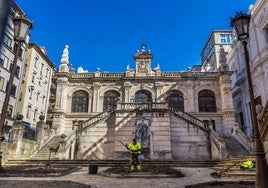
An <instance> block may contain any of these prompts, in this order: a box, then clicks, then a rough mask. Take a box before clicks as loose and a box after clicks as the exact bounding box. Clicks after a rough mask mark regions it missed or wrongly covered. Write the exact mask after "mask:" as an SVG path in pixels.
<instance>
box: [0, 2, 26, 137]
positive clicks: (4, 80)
mask: <svg viewBox="0 0 268 188" xmlns="http://www.w3.org/2000/svg"><path fill="white" fill-rule="evenodd" d="M22 14H24V12H23V11H22V10H21V8H20V7H19V6H18V5H17V4H16V3H15V2H12V4H11V7H10V10H9V14H8V18H7V22H6V26H5V27H4V28H5V29H4V31H3V36H2V47H1V51H0V109H1V110H0V112H1V113H2V109H3V103H4V101H5V98H6V91H7V86H8V84H9V80H10V75H11V70H12V69H13V61H14V56H15V51H16V48H17V45H16V42H15V41H14V30H13V18H14V17H15V16H18V15H22ZM28 41H29V35H28V36H27V37H26V40H25V42H24V43H23V44H22V46H21V48H20V49H19V53H18V59H17V67H16V73H15V76H14V80H13V83H12V88H11V96H10V98H9V102H8V109H7V115H6V117H5V120H4V124H3V135H4V136H5V137H8V135H9V133H10V130H11V127H12V124H13V122H14V119H15V117H16V115H17V113H18V111H17V109H18V101H19V99H20V93H21V91H20V89H21V87H20V86H21V84H22V80H23V77H24V74H25V64H24V61H25V57H26V52H27V43H28Z"/></svg>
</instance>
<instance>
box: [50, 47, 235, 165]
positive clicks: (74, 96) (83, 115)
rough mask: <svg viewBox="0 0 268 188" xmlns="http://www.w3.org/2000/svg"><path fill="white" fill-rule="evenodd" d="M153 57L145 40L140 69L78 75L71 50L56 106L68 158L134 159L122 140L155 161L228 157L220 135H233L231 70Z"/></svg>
mask: <svg viewBox="0 0 268 188" xmlns="http://www.w3.org/2000/svg"><path fill="white" fill-rule="evenodd" d="M152 59H153V55H152V53H151V51H150V50H148V49H146V46H145V45H142V47H141V50H140V51H139V50H137V52H136V53H135V55H134V60H135V63H136V66H135V68H130V67H129V66H127V69H126V71H125V72H121V73H107V72H100V70H99V69H97V70H96V71H95V72H92V73H88V72H86V73H76V72H74V71H73V70H72V69H70V65H69V49H68V46H66V47H65V49H64V50H63V54H62V59H61V64H60V67H59V71H58V72H56V73H55V79H56V83H57V90H56V95H55V96H56V97H55V100H54V101H55V103H54V104H51V106H53V109H52V110H51V111H50V112H51V114H50V117H53V118H52V119H53V121H52V126H51V129H52V130H53V132H54V135H55V136H54V138H55V139H56V136H59V135H61V138H62V139H63V140H64V147H63V148H64V151H63V150H62V151H63V154H62V155H61V158H65V159H66V158H71V159H72V158H76V159H93V158H97V159H118V158H121V159H122V158H127V157H128V156H129V154H128V152H127V151H126V149H125V147H124V146H123V145H122V143H127V142H129V141H130V140H131V139H132V138H133V137H136V138H137V139H138V141H140V142H141V144H142V147H143V154H144V155H145V157H146V158H150V159H182V160H183V159H184V160H185V159H187V160H189V159H194V160H207V159H212V158H219V157H221V156H220V155H222V153H223V151H221V148H220V147H219V142H220V141H219V135H221V136H222V137H225V136H227V137H228V136H231V133H232V129H233V125H234V124H235V116H234V114H235V113H234V108H233V101H232V93H231V87H230V82H231V80H230V75H231V72H229V71H228V69H226V70H223V69H219V70H220V71H213V72H201V71H188V72H162V71H161V69H160V66H159V65H158V66H157V67H155V68H152V67H151V63H152ZM217 139H218V141H217ZM52 140H53V138H52V139H50V142H53V141H52ZM62 143H63V142H62ZM217 143H218V144H217ZM60 148H61V147H60Z"/></svg>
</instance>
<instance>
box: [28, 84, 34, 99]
mask: <svg viewBox="0 0 268 188" xmlns="http://www.w3.org/2000/svg"><path fill="white" fill-rule="evenodd" d="M33 90H34V87H33V86H31V87H29V93H30V95H29V99H32V97H33Z"/></svg>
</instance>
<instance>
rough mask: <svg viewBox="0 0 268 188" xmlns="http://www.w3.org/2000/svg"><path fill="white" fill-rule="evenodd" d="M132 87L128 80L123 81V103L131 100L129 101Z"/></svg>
mask: <svg viewBox="0 0 268 188" xmlns="http://www.w3.org/2000/svg"><path fill="white" fill-rule="evenodd" d="M131 87H132V85H131V83H130V82H125V83H124V89H125V91H124V92H125V99H122V100H123V101H122V102H124V103H128V102H131V101H130V88H131Z"/></svg>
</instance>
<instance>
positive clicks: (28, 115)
mask: <svg viewBox="0 0 268 188" xmlns="http://www.w3.org/2000/svg"><path fill="white" fill-rule="evenodd" d="M31 111H32V106H31V105H28V108H27V113H26V118H28V119H30V117H31Z"/></svg>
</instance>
